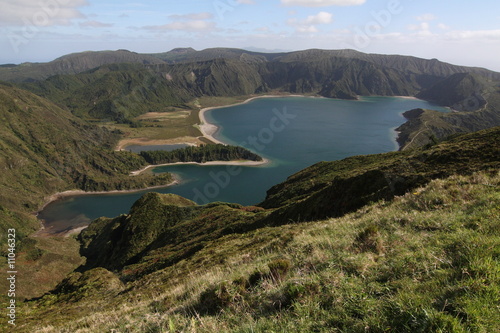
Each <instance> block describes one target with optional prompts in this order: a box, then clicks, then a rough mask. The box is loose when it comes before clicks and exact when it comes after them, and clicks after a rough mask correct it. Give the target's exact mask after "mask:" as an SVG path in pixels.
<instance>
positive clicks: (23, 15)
mask: <svg viewBox="0 0 500 333" xmlns="http://www.w3.org/2000/svg"><path fill="white" fill-rule="evenodd" d="M87 5H88V2H87V0H64V1H62V0H55V1H50V0H13V1H2V10H0V25H3V26H24V25H34V26H39V27H42V26H53V25H69V24H70V23H71V21H72V20H73V19H77V18H83V17H85V16H84V15H83V14H82V13H81V12H80V11H79V10H78V8H79V7H82V6H87Z"/></svg>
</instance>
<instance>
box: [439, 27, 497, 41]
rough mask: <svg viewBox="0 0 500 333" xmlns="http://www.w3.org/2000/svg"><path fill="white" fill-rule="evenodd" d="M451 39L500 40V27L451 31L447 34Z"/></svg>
mask: <svg viewBox="0 0 500 333" xmlns="http://www.w3.org/2000/svg"><path fill="white" fill-rule="evenodd" d="M445 36H446V37H448V38H449V39H454V40H464V39H473V40H480V39H482V40H500V29H497V30H463V31H450V32H448V33H446V35H445Z"/></svg>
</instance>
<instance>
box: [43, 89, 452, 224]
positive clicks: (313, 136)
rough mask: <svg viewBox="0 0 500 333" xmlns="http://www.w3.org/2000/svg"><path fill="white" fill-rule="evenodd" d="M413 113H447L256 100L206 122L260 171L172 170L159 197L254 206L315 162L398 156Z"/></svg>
mask: <svg viewBox="0 0 500 333" xmlns="http://www.w3.org/2000/svg"><path fill="white" fill-rule="evenodd" d="M414 108H427V109H434V110H439V111H442V112H448V111H449V110H448V109H446V108H442V107H439V106H436V105H433V104H431V103H428V102H426V101H422V100H418V99H414V98H404V97H362V98H360V99H359V100H357V101H345V100H337V99H327V98H312V97H311V98H310V97H281V98H261V99H255V100H252V101H251V102H249V103H244V104H241V105H236V106H230V107H224V108H219V109H213V110H210V111H208V112H207V113H206V114H205V118H206V119H207V120H208V121H209V122H210V123H212V124H215V125H217V126H218V131H217V132H216V133H215V134H214V135H213V136H214V137H215V138H216V139H218V140H220V141H223V142H225V143H228V144H234V145H242V146H245V147H246V148H248V149H250V150H252V151H254V152H256V153H257V154H259V155H261V156H263V157H265V158H267V159H269V160H270V163H268V164H266V165H263V166H244V167H243V166H239V167H235V166H232V167H230V166H224V165H211V166H200V165H174V166H166V167H157V168H155V169H153V172H155V173H162V172H172V173H174V174H176V175H177V176H178V177H179V178H180V179H181V180H182V181H181V182H180V184H178V185H175V186H171V187H168V188H163V189H156V190H155V191H156V192H160V193H175V194H178V195H181V196H183V197H186V198H188V199H191V200H194V201H196V202H198V203H199V204H205V203H207V202H213V201H226V202H235V203H240V204H243V205H254V204H257V203H259V202H261V201H262V200H263V199H264V198H265V196H266V190H268V189H269V188H270V187H271V186H273V185H275V184H278V183H280V182H282V181H284V180H285V179H286V178H287V177H288V176H290V175H292V174H293V173H295V172H297V171H299V170H301V169H304V168H306V167H308V166H310V165H312V164H314V163H317V162H320V161H333V160H339V159H343V158H346V157H349V156H354V155H363V154H374V153H383V152H389V151H394V150H397V149H398V146H397V143H396V141H395V138H396V133H395V131H394V129H395V128H396V127H398V126H399V125H401V124H403V123H404V122H405V119H404V117H403V116H402V113H403V112H404V111H407V110H410V109H414ZM146 192H148V191H141V192H134V193H126V194H116V193H115V194H106V195H102V194H99V195H84V196H74V197H69V198H65V199H62V200H59V201H56V202H53V203H51V204H49V205H48V206H47V207H46V208H45V209H44V210H43V211H42V212H41V213H40V215H39V217H40V218H41V219H43V220H45V226H46V228H48V229H49V231H51V232H59V231H62V230H66V229H71V228H76V227H81V226H84V225H86V224H88V223H89V222H90V221H91V220H93V219H95V218H98V217H100V216H107V217H114V216H117V215H120V214H126V213H128V211H129V209H130V207H131V206H132V204H133V203H134V202H135V201H136V200H137V199H139V198H140V197H141V196H142V195H143V194H144V193H146Z"/></svg>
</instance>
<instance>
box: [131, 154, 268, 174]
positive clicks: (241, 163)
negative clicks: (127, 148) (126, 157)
mask: <svg viewBox="0 0 500 333" xmlns="http://www.w3.org/2000/svg"><path fill="white" fill-rule="evenodd" d="M268 163H270V161H269V160H268V159H267V158H264V157H262V161H250V160H242V161H210V162H204V163H200V162H174V163H164V164H154V165H148V166H145V167H144V168H142V169H140V170H136V171H132V172H131V173H130V176H137V175H139V174H141V173H143V172H144V171H147V170H149V169H151V168H157V167H162V166H172V165H189V164H193V165H200V166H209V165H212V166H213V165H237V166H261V165H265V164H268Z"/></svg>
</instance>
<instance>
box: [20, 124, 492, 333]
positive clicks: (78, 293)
mask: <svg viewBox="0 0 500 333" xmlns="http://www.w3.org/2000/svg"><path fill="white" fill-rule="evenodd" d="M499 135H500V128H498V127H497V128H494V129H491V130H487V131H481V132H478V133H473V134H468V135H465V136H461V137H457V138H455V139H453V140H450V141H447V142H443V143H441V144H438V145H435V146H433V147H428V148H426V149H420V150H414V151H413V152H411V153H409V152H395V153H389V154H380V155H370V156H359V157H353V158H348V159H346V160H343V161H338V162H323V163H319V164H317V165H314V166H312V167H310V168H307V169H305V170H303V171H301V172H299V173H297V174H296V175H293V176H291V177H290V178H289V179H288V180H286V181H285V182H284V183H283V184H280V185H277V186H275V187H273V188H272V189H271V190H270V191H269V192H268V197H267V198H266V200H265V201H264V202H263V203H262V204H261V205H260V206H261V207H243V206H241V205H235V204H227V203H212V204H208V205H205V206H197V205H195V204H194V203H193V202H191V201H189V200H186V199H184V198H181V197H178V196H176V195H160V194H154V193H149V194H146V195H145V196H143V197H142V198H141V199H140V200H138V201H137V202H136V203H135V204H134V206H133V207H132V209H131V210H130V213H129V214H128V215H123V216H120V217H117V218H114V219H107V218H101V219H98V220H96V221H94V222H93V223H92V224H91V225H90V226H89V227H88V228H87V229H86V230H84V231H83V232H82V233H81V234H80V235H79V237H78V239H79V241H80V243H81V254H82V255H84V256H85V257H86V258H87V261H86V263H85V264H84V265H82V266H81V267H80V268H79V269H77V270H75V272H74V273H73V274H71V275H70V276H68V277H67V278H66V279H65V280H64V281H63V282H61V283H60V284H59V286H58V287H57V288H56V289H54V290H53V291H52V292H51V293H49V294H47V295H45V296H43V297H41V298H39V299H37V300H33V301H30V302H27V303H26V304H25V305H24V307H23V311H24V313H26V319H25V321H24V323H23V326H22V327H21V332H28V331H30V330H36V329H37V330H42V329H43V330H44V331H47V332H57V331H61V330H68V331H69V330H73V331H81V332H93V331H106V330H111V329H117V330H122V329H126V327H133V329H132V330H137V331H147V330H157V331H162V330H164V331H177V330H196V331H199V332H213V331H217V332H246V331H248V330H254V331H294V332H295V331H301V332H306V331H320V332H335V331H339V332H341V331H345V330H349V331H352V332H365V331H367V330H368V331H370V332H384V331H394V332H415V331H430V332H437V331H445V332H462V331H495V330H498V328H499V326H498V320H496V319H498V313H497V310H496V309H495V304H496V301H497V300H498V296H499V295H500V289H499V288H498V282H500V281H499V280H498V274H496V272H498V269H499V267H500V266H499V265H500V264H499V262H498V260H497V259H496V258H497V257H498V249H499V246H498V245H499V244H500V243H499V239H500V238H499V236H500V235H499V233H498V230H499V228H498V227H499V226H498V223H499V219H498V208H497V207H498V203H499V200H500V196H499V192H498V185H499V175H498V170H499V167H500V160H499V158H498V156H500V154H499V152H500V151H499V149H500V147H499V145H498V142H500V141H499ZM367 180H370V182H369V184H370V186H366V184H368V183H367ZM313 221H314V222H313ZM424 291H425V292H424ZM56 309H57V311H56Z"/></svg>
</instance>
